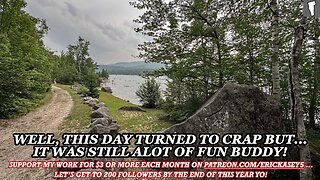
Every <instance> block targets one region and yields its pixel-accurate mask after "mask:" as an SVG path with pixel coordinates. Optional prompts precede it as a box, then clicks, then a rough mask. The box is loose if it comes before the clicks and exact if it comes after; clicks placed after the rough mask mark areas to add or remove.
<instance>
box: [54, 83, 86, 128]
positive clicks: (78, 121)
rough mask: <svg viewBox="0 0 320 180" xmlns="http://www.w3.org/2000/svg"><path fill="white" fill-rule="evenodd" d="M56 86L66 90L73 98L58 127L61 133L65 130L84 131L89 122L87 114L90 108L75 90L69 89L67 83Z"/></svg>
mask: <svg viewBox="0 0 320 180" xmlns="http://www.w3.org/2000/svg"><path fill="white" fill-rule="evenodd" d="M57 86H58V87H60V88H62V89H64V90H66V91H68V93H69V94H70V95H71V98H72V100H73V107H72V110H71V112H70V114H69V115H68V117H67V118H66V119H65V121H63V124H62V126H61V127H60V128H61V129H60V132H61V134H62V133H65V132H82V131H84V130H85V129H86V128H87V126H88V125H89V123H90V118H89V115H90V113H91V108H90V107H89V106H87V105H85V104H83V102H82V100H81V98H80V96H79V95H78V94H77V93H76V92H75V91H73V90H71V89H70V87H69V86H68V85H60V84H59V85H57Z"/></svg>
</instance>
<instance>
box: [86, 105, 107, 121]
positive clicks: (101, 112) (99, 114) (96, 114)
mask: <svg viewBox="0 0 320 180" xmlns="http://www.w3.org/2000/svg"><path fill="white" fill-rule="evenodd" d="M90 117H91V118H92V119H94V118H111V115H110V113H109V110H108V108H106V107H104V106H103V107H100V108H99V109H97V110H94V111H92V113H91V114H90ZM111 119H112V118H111Z"/></svg>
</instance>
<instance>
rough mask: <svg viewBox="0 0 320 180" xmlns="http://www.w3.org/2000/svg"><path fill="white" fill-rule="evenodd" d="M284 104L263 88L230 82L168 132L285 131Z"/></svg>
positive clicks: (166, 131) (167, 131)
mask: <svg viewBox="0 0 320 180" xmlns="http://www.w3.org/2000/svg"><path fill="white" fill-rule="evenodd" d="M284 131H285V129H284V122H282V121H281V111H280V104H278V103H277V101H276V100H275V99H273V98H272V97H271V96H270V95H268V94H266V93H264V92H262V91H261V90H260V89H259V88H257V87H255V86H249V85H238V84H234V83H228V84H226V85H225V86H224V87H223V88H222V89H221V90H219V91H218V92H217V93H216V94H215V95H214V96H213V97H211V98H210V99H209V100H208V101H207V102H206V103H205V104H204V105H203V106H202V107H201V108H200V109H199V110H198V111H197V112H196V113H195V114H194V115H193V116H191V117H190V118H188V119H187V120H186V121H184V122H182V123H180V124H177V125H174V126H172V127H170V128H168V129H167V130H165V133H195V134H200V133H218V134H220V135H222V134H225V133H244V134H246V133H261V134H263V133H275V132H278V133H279V132H284Z"/></svg>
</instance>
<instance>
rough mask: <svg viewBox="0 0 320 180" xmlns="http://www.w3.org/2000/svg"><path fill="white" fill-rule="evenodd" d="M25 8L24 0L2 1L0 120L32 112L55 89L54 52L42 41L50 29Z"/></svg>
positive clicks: (0, 16)
mask: <svg viewBox="0 0 320 180" xmlns="http://www.w3.org/2000/svg"><path fill="white" fill-rule="evenodd" d="M25 6H26V3H25V2H24V1H23V0H14V1H8V0H4V1H0V7H1V10H0V19H1V21H0V77H1V79H0V99H1V101H0V118H13V117H16V116H17V115H20V114H23V113H26V112H28V111H30V110H32V109H33V108H35V107H36V106H37V105H38V104H39V103H41V100H42V99H43V98H44V97H45V94H46V92H48V91H49V90H50V86H51V72H52V71H51V69H52V64H51V62H50V58H51V53H50V52H48V51H47V50H45V48H44V47H43V43H42V40H41V37H43V35H44V33H45V32H46V29H47V26H46V25H45V21H43V20H40V19H36V18H34V17H32V16H30V15H29V14H27V13H26V12H25V11H24V10H23V8H25ZM39 23H41V24H42V25H41V26H37V25H39Z"/></svg>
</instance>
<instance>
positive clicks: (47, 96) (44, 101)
mask: <svg viewBox="0 0 320 180" xmlns="http://www.w3.org/2000/svg"><path fill="white" fill-rule="evenodd" d="M51 99H52V92H51V91H48V92H47V93H46V94H45V95H44V97H43V99H42V100H40V102H39V104H38V105H37V107H40V106H43V105H45V104H47V103H48V102H50V100H51Z"/></svg>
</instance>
